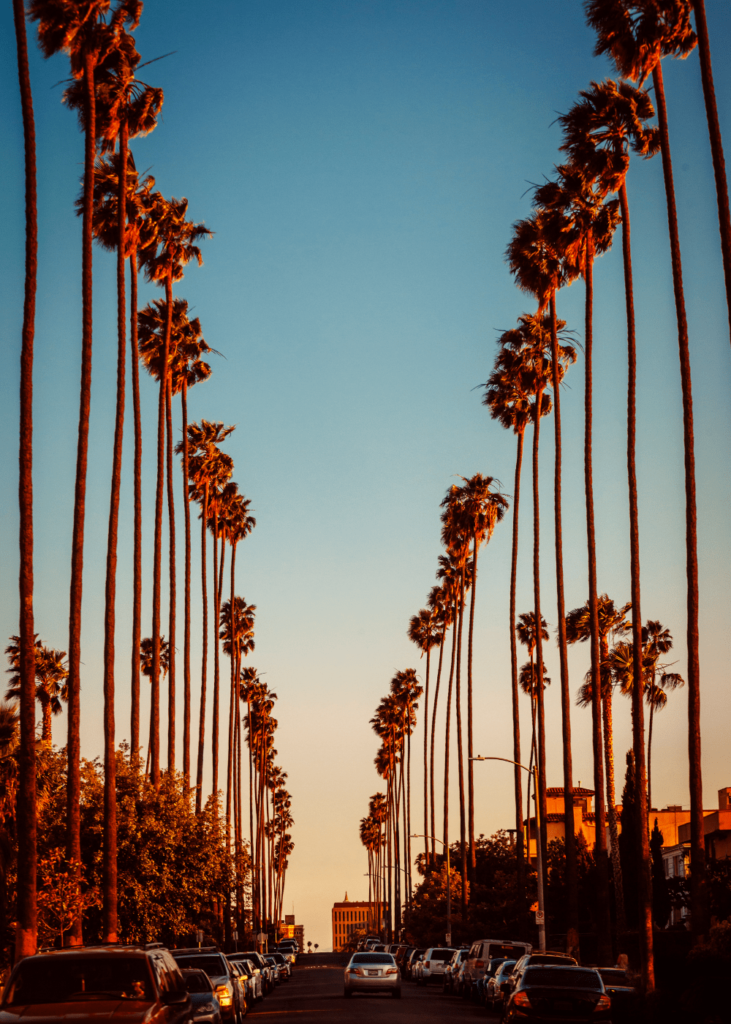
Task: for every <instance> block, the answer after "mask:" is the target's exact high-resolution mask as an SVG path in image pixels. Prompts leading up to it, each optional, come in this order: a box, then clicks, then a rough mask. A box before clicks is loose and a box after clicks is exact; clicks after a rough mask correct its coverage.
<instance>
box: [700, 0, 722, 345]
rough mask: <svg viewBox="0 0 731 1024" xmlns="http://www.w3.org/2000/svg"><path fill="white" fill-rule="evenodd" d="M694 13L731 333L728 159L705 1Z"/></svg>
mask: <svg viewBox="0 0 731 1024" xmlns="http://www.w3.org/2000/svg"><path fill="white" fill-rule="evenodd" d="M693 10H694V12H695V28H696V32H697V33H698V54H699V56H700V64H701V82H702V83H703V98H704V100H705V104H706V119H707V120H708V135H709V138H710V141H711V156H712V158H713V174H714V177H715V179H716V201H717V203H718V229H719V232H720V235H721V255H722V257H723V274H724V278H725V280H726V305H727V306H728V316H729V332H730V334H731V213H730V212H729V204H728V183H727V181H726V161H725V159H724V156H723V140H722V138H721V126H720V124H719V121H718V107H717V105H716V90H715V88H714V86H713V67H712V65H711V44H710V41H709V39H708V23H707V21H706V5H705V0H693Z"/></svg>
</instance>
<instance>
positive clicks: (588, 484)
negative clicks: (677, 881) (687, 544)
mask: <svg viewBox="0 0 731 1024" xmlns="http://www.w3.org/2000/svg"><path fill="white" fill-rule="evenodd" d="M557 175H558V177H557V180H556V181H549V182H547V183H546V184H544V185H541V186H540V187H539V188H537V189H536V190H535V196H534V201H535V203H536V205H537V206H538V207H543V208H544V209H546V210H549V211H553V212H557V213H559V214H561V215H563V216H564V217H566V218H567V219H568V220H569V221H570V223H571V227H572V233H573V238H572V240H571V241H570V242H569V243H568V244H567V247H566V255H567V258H568V259H569V260H570V261H571V262H572V264H573V265H575V266H577V267H579V268H580V270H581V274H582V276H583V278H584V284H585V294H586V301H585V320H584V356H585V360H584V369H585V374H584V493H585V501H586V533H587V553H588V570H589V572H588V575H589V604H590V609H591V612H590V626H591V671H592V678H593V684H592V685H593V689H592V693H593V695H594V696H593V700H594V703H593V705H592V725H593V745H594V787H595V790H596V797H595V800H596V816H597V828H596V859H597V880H598V884H597V912H598V915H599V920H600V924H599V934H600V953H599V955H600V957H601V958H603V959H606V958H607V957H611V949H610V946H609V883H608V874H607V863H606V835H605V830H604V823H605V807H604V779H603V774H604V773H603V770H602V742H601V683H600V665H601V656H600V652H599V632H598V619H597V566H596V530H595V519H594V474H593V379H594V378H593V352H594V343H593V338H594V335H593V316H594V313H593V310H594V260H595V258H596V257H597V256H599V255H601V254H602V253H604V252H606V251H607V250H608V249H609V248H610V246H611V244H612V236H613V233H614V230H615V229H616V227H617V225H618V223H619V219H620V212H619V203H618V201H617V200H606V201H605V195H604V191H603V189H602V188H601V187H600V186H599V184H598V183H597V180H596V179H595V178H594V177H593V176H592V175H591V174H590V173H587V171H586V169H585V168H582V167H580V166H578V165H575V164H574V165H562V166H560V167H558V168H557Z"/></svg>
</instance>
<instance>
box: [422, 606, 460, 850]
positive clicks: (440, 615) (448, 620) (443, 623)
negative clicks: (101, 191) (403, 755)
mask: <svg viewBox="0 0 731 1024" xmlns="http://www.w3.org/2000/svg"><path fill="white" fill-rule="evenodd" d="M427 605H428V607H429V608H430V610H431V611H432V612H433V613H434V615H435V616H436V620H437V624H438V626H439V627H440V628H441V639H440V641H439V663H438V665H437V681H436V685H435V687H434V701H433V703H432V716H431V733H430V736H431V738H430V741H429V802H430V805H431V826H430V835H431V837H432V844H431V862H432V864H435V863H436V845H435V840H436V800H435V794H434V743H435V739H436V729H437V708H438V707H439V687H440V683H441V679H442V662H443V657H444V641H445V638H446V635H447V630H448V629H449V627H450V626H451V625H452V622H453V621H454V614H453V606H452V602H451V599H450V596H449V588H447V587H432V589H431V590H430V591H429V596H428V598H427Z"/></svg>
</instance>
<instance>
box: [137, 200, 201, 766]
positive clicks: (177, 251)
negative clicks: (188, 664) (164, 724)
mask: <svg viewBox="0 0 731 1024" xmlns="http://www.w3.org/2000/svg"><path fill="white" fill-rule="evenodd" d="M187 212H188V200H187V199H181V200H177V199H171V200H170V201H165V202H163V203H161V204H159V205H158V207H157V209H156V210H155V212H154V219H155V221H156V230H157V235H156V239H155V244H154V246H151V247H150V248H148V249H146V250H145V253H144V261H143V262H144V268H145V276H146V278H147V280H148V281H154V282H156V283H157V284H159V285H161V286H164V288H165V303H166V313H167V317H166V322H165V331H164V339H163V350H162V359H161V364H160V365H161V380H160V399H159V403H158V418H157V489H156V494H155V544H154V553H153V570H152V581H153V582H152V586H153V589H152V638H153V640H154V641H155V651H154V654H153V679H152V710H151V717H152V721H153V741H152V782H153V785H154V786H158V785H159V781H160V691H159V685H160V684H159V675H160V653H159V647H160V645H159V636H160V564H161V559H162V506H163V487H164V480H165V423H166V418H167V416H166V412H167V391H168V370H169V359H170V345H171V333H172V317H173V283H174V282H175V281H179V280H180V279H181V278H182V276H183V270H184V268H185V266H186V265H187V264H188V263H189V262H190V261H191V260H196V261H197V263H198V265H199V266H200V265H201V264H202V263H203V257H202V256H201V251H200V249H199V247H198V246H197V245H196V242H197V241H199V240H200V239H202V238H208V237H210V236H211V234H212V232H211V231H209V230H208V228H206V227H205V226H204V225H203V224H194V223H193V222H192V221H188V220H186V214H187ZM170 541H171V544H173V543H174V533H173V532H171V534H170ZM170 564H171V569H172V568H174V563H173V561H172V553H171V563H170ZM172 599H173V594H172V592H171V600H172ZM173 675H174V669H173Z"/></svg>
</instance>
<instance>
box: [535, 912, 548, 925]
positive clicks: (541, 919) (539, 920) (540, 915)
mask: <svg viewBox="0 0 731 1024" xmlns="http://www.w3.org/2000/svg"><path fill="white" fill-rule="evenodd" d="M545 921H546V912H545V911H544V910H536V924H545Z"/></svg>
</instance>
